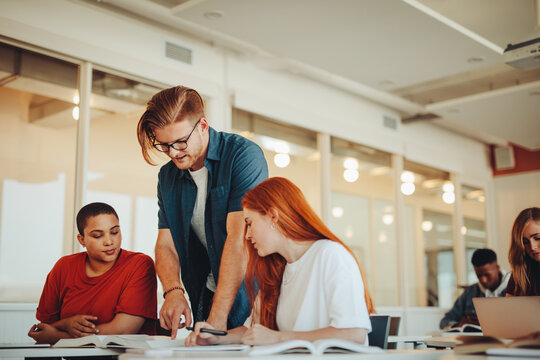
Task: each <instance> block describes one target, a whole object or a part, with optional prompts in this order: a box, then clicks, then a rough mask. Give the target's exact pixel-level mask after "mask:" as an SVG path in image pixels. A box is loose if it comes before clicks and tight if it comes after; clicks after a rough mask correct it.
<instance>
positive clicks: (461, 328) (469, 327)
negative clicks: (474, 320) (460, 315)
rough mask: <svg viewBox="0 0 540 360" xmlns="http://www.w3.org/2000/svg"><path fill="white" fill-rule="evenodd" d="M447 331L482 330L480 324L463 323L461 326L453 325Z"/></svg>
mask: <svg viewBox="0 0 540 360" xmlns="http://www.w3.org/2000/svg"><path fill="white" fill-rule="evenodd" d="M446 332H482V328H481V327H480V325H475V324H463V325H461V326H456V327H452V328H450V329H448V330H446Z"/></svg>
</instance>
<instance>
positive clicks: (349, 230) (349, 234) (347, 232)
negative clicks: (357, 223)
mask: <svg viewBox="0 0 540 360" xmlns="http://www.w3.org/2000/svg"><path fill="white" fill-rule="evenodd" d="M353 236H354V231H353V228H352V226H350V225H349V226H347V227H346V228H345V237H346V238H347V239H352V237H353Z"/></svg>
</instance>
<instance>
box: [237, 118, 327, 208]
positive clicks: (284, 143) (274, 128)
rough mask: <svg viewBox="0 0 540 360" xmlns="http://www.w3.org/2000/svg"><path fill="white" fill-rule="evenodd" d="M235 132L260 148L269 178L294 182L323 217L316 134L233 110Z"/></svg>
mask: <svg viewBox="0 0 540 360" xmlns="http://www.w3.org/2000/svg"><path fill="white" fill-rule="evenodd" d="M232 131H233V132H234V133H237V134H240V135H242V136H244V137H246V138H248V139H250V140H252V141H254V142H255V143H256V144H257V145H259V146H260V147H261V148H262V150H263V152H264V157H265V158H266V162H267V164H268V173H269V176H271V177H272V176H281V177H284V178H287V179H289V180H291V181H292V182H294V183H295V184H296V185H297V186H298V187H299V188H300V189H301V190H302V192H303V193H304V195H305V196H306V198H307V201H308V202H309V204H310V205H311V207H313V209H314V210H315V211H316V212H317V214H318V215H319V216H320V214H321V180H320V179H321V176H320V153H319V151H318V147H317V133H316V132H314V131H310V130H306V129H303V128H300V127H296V126H292V125H285V124H282V123H280V122H278V121H276V120H273V119H269V118H266V117H263V116H260V115H257V114H252V113H249V112H247V111H243V110H240V109H233V113H232Z"/></svg>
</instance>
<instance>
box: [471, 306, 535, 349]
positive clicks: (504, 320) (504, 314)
mask: <svg viewBox="0 0 540 360" xmlns="http://www.w3.org/2000/svg"><path fill="white" fill-rule="evenodd" d="M473 304H474V308H475V310H476V314H477V315H478V321H479V322H480V326H481V327H482V333H483V334H484V335H487V336H494V337H498V338H507V339H515V338H518V337H521V336H525V335H528V334H530V333H532V332H535V331H540V296H510V297H489V298H473Z"/></svg>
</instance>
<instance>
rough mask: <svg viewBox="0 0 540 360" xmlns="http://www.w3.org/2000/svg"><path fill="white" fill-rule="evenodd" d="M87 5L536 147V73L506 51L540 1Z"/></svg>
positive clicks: (539, 119) (489, 139)
mask: <svg viewBox="0 0 540 360" xmlns="http://www.w3.org/2000/svg"><path fill="white" fill-rule="evenodd" d="M86 2H88V3H92V4H94V5H96V6H100V7H103V8H106V9H108V10H112V11H117V12H121V13H123V14H125V15H128V16H137V17H138V18H141V17H143V18H146V19H148V20H151V21H153V22H158V23H161V24H163V25H166V26H168V27H173V28H175V29H178V30H179V31H182V32H185V33H186V32H187V33H190V34H192V35H195V36H197V37H199V38H202V39H204V40H208V41H212V42H213V43H215V44H218V45H221V46H226V47H230V48H233V49H234V50H236V51H239V52H240V53H242V54H244V55H245V56H250V57H252V58H253V60H254V61H261V62H262V61H263V60H264V62H265V63H266V66H273V67H274V68H278V69H282V71H291V72H293V73H295V74H301V75H306V76H311V77H315V78H317V77H318V76H317V74H332V75H337V76H338V77H339V78H341V79H344V80H345V83H347V84H349V85H350V84H351V83H352V84H358V85H359V86H360V88H362V89H364V90H365V89H368V90H372V93H373V94H378V95H379V96H374V97H372V100H374V101H379V102H382V103H385V104H386V105H388V106H391V107H393V108H395V109H396V110H399V111H400V112H401V113H402V115H403V117H404V118H410V117H413V116H414V115H417V114H418V113H433V114H435V115H437V116H439V117H440V118H439V119H438V120H435V121H434V122H435V123H436V124H440V125H442V126H444V127H446V128H450V129H453V130H454V131H457V132H461V133H465V134H467V135H469V136H472V137H475V138H477V139H480V140H482V141H484V142H486V143H498V144H504V143H506V142H513V143H515V144H518V145H521V146H523V147H526V148H528V149H530V150H537V149H540V136H539V135H540V68H539V69H535V70H518V69H514V68H512V67H510V66H508V65H505V64H504V59H503V55H502V52H503V50H504V48H505V47H506V45H507V44H508V43H513V44H515V43H519V42H522V41H526V40H531V39H534V38H538V37H540V20H539V17H540V9H539V7H540V0H474V1H471V0H452V1H450V0H187V1H186V0H99V1H98V0H86ZM216 13H218V14H221V15H222V16H221V17H218V18H215V17H214V18H213V17H212V16H209V14H210V15H212V14H216ZM268 62H270V65H268ZM272 63H273V64H272ZM313 69H315V70H316V71H313ZM318 71H319V72H318ZM318 78H319V80H321V81H324V77H320V76H319V77H318ZM334 85H335V84H334ZM349 87H350V86H349ZM381 93H382V94H383V95H384V96H382V97H381V96H380V95H381ZM367 94H368V95H366V91H363V92H362V95H363V96H366V97H368V98H369V97H370V96H369V91H368V92H367ZM392 99H393V100H392ZM403 103H406V104H409V106H403ZM411 105H412V106H411ZM424 121H425V120H424Z"/></svg>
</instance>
